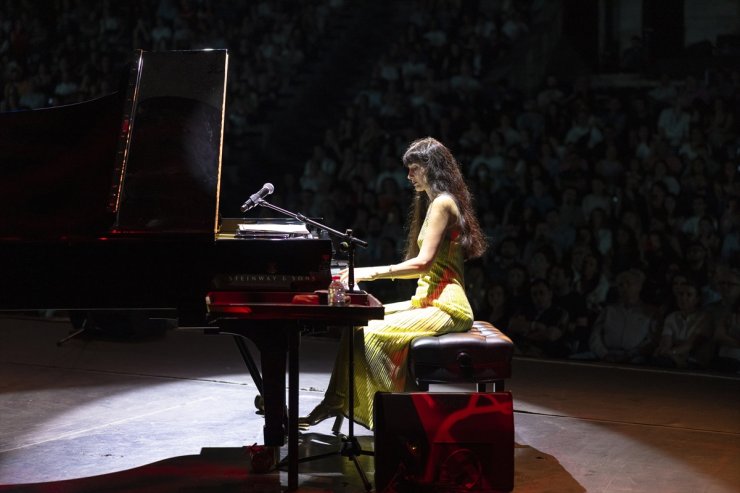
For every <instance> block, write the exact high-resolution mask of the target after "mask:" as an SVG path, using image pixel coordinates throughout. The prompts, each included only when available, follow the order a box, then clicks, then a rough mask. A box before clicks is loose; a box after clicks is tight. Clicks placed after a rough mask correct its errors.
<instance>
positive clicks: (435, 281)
mask: <svg viewBox="0 0 740 493" xmlns="http://www.w3.org/2000/svg"><path fill="white" fill-rule="evenodd" d="M403 164H404V166H405V167H406V168H407V169H408V179H409V181H411V184H412V185H413V187H414V190H415V191H416V194H415V198H414V204H413V212H412V214H411V215H410V227H409V236H408V239H407V245H406V259H405V260H404V261H402V262H400V263H398V264H393V265H383V266H376V267H360V268H356V269H355V280H356V281H357V282H361V281H374V280H376V279H398V278H416V279H418V281H417V287H416V292H415V294H414V295H413V296H412V297H411V299H410V300H407V301H402V302H398V303H391V304H387V305H386V307H385V318H384V319H383V320H372V321H370V323H369V324H368V325H367V326H366V327H363V328H361V329H356V330H355V332H354V334H355V337H356V340H355V344H354V348H355V350H354V352H355V355H354V369H355V373H354V374H355V385H354V386H355V399H354V419H355V421H356V422H357V423H359V424H362V425H363V426H366V427H367V428H369V429H373V426H374V425H373V397H374V396H375V393H376V392H378V391H384V392H403V391H409V390H413V389H414V384H413V382H411V381H407V364H406V363H407V362H406V358H407V353H408V346H409V343H410V342H411V340H413V339H414V338H416V337H419V336H423V335H440V334H445V333H448V332H465V331H467V330H469V329H470V328H471V326H472V324H473V311H472V309H471V308H470V303H468V299H467V296H466V295H465V290H464V285H465V284H464V282H463V262H464V260H466V259H469V258H474V257H478V256H480V255H482V254H483V252H484V251H485V249H486V240H485V236H484V235H483V233H482V231H481V228H480V225H479V224H478V220H477V219H476V217H475V211H474V209H473V205H472V200H471V196H470V192H469V191H468V189H467V187H466V185H465V182H464V181H463V176H462V174H461V171H460V166H459V164H458V162H457V160H456V159H455V158H454V157H453V155H452V153H451V152H450V151H449V150H448V149H447V148H446V147H445V146H444V145H443V144H441V143H440V142H438V141H437V140H435V139H433V138H431V137H427V138H424V139H420V140H417V141H415V142H413V143H412V144H411V145H410V146H409V148H408V149H407V150H406V152H405V153H404V155H403ZM340 274H341V276H342V280H343V281H346V279H347V276H348V272H347V271H346V270H345V271H343V272H341V273H340ZM347 347H348V346H347V345H346V344H341V345H340V352H339V355H338V356H337V360H336V363H335V365H334V371H333V372H332V376H331V380H330V382H329V387H328V388H327V391H326V395H325V396H324V400H323V401H322V402H321V403H320V404H319V405H318V406H316V408H315V409H314V410H313V411H311V412H310V413H309V415H308V416H306V417H303V418H300V421H299V424H300V426H302V427H304V428H305V427H308V426H312V425H315V424H317V423H319V422H321V421H323V420H325V419H327V418H329V417H333V416H337V415H339V414H342V415H344V416H347V415H348V405H347V383H348V382H347V366H348V354H347V353H348V351H347Z"/></svg>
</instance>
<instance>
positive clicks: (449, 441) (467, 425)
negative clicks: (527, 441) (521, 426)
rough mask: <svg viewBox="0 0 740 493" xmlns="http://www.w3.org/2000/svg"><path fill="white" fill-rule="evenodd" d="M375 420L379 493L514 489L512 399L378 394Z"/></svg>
mask: <svg viewBox="0 0 740 493" xmlns="http://www.w3.org/2000/svg"><path fill="white" fill-rule="evenodd" d="M374 413H375V414H374V419H375V491H377V492H378V493H396V492H404V493H406V492H424V493H442V492H461V491H466V492H467V491H471V492H472V491H474V492H489V493H494V492H508V491H511V490H512V489H513V488H514V414H513V405H512V399H511V393H509V392H472V393H462V392H457V393H451V392H449V393H448V392H434V393H427V392H411V393H385V392H378V393H377V394H376V395H375V410H374Z"/></svg>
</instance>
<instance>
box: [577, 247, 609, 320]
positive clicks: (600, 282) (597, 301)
mask: <svg viewBox="0 0 740 493" xmlns="http://www.w3.org/2000/svg"><path fill="white" fill-rule="evenodd" d="M578 274H579V277H578V281H576V283H575V286H576V292H577V293H579V294H580V295H581V296H583V298H584V299H585V300H586V309H587V310H588V314H589V319H591V320H593V319H595V318H596V316H597V315H598V314H599V313H600V312H601V309H602V308H603V306H604V303H606V297H607V295H608V294H609V288H610V285H609V280H608V279H607V277H606V274H604V271H603V268H602V261H601V256H600V255H599V254H598V253H596V252H594V251H589V252H588V253H586V255H585V257H584V258H583V262H582V264H581V271H580V272H579V273H578Z"/></svg>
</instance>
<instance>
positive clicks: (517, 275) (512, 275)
mask: <svg viewBox="0 0 740 493" xmlns="http://www.w3.org/2000/svg"><path fill="white" fill-rule="evenodd" d="M528 276H529V274H528V273H527V268H526V267H525V266H524V264H521V263H519V262H515V263H512V264H511V265H509V268H508V269H506V282H505V283H504V285H505V286H506V296H507V298H508V299H509V306H510V307H511V309H512V310H513V311H515V312H516V311H520V310H521V309H523V307H524V306H525V305H526V304H527V303H528V302H529V293H528V292H527V284H528V281H529V277H528Z"/></svg>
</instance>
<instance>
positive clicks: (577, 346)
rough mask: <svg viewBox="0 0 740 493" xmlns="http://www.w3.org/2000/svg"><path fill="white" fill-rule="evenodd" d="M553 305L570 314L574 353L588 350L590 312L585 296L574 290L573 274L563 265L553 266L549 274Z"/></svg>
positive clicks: (569, 323)
mask: <svg viewBox="0 0 740 493" xmlns="http://www.w3.org/2000/svg"><path fill="white" fill-rule="evenodd" d="M547 281H548V282H549V283H550V287H551V288H552V294H553V303H554V304H555V305H557V306H559V307H561V308H563V309H565V311H567V312H568V332H569V333H570V334H571V337H572V338H573V341H574V344H573V348H572V349H573V350H574V351H578V352H580V351H587V350H588V335H589V324H588V310H587V309H586V301H585V300H584V299H583V296H581V295H580V294H578V293H576V292H575V291H574V290H573V274H572V272H571V270H570V269H566V268H565V267H563V266H562V265H561V264H553V265H552V266H551V267H550V271H549V272H548V274H547Z"/></svg>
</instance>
